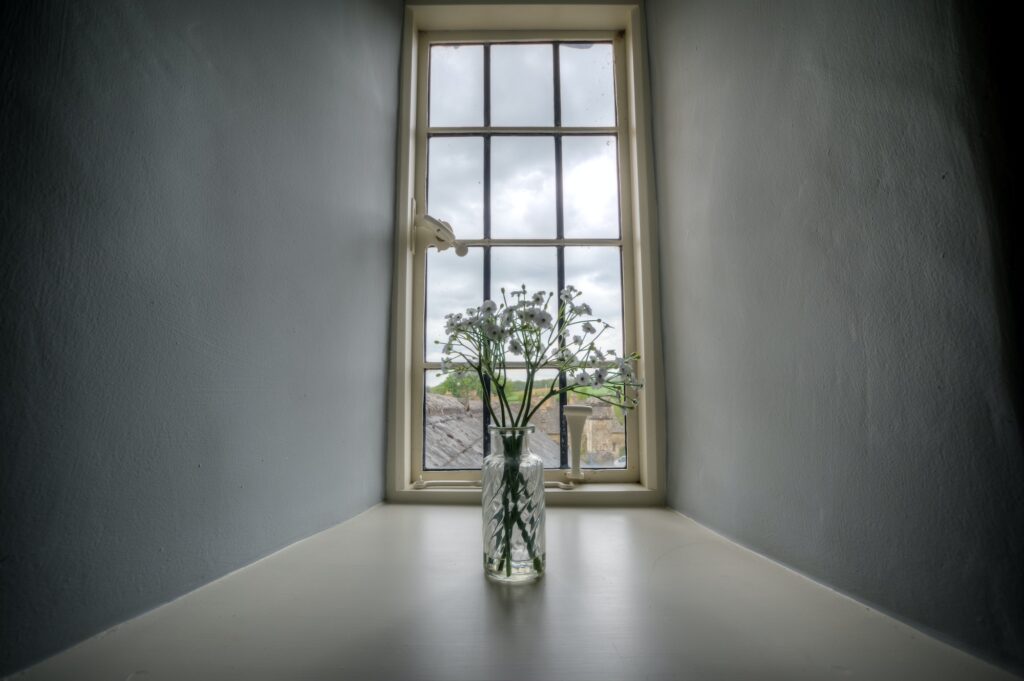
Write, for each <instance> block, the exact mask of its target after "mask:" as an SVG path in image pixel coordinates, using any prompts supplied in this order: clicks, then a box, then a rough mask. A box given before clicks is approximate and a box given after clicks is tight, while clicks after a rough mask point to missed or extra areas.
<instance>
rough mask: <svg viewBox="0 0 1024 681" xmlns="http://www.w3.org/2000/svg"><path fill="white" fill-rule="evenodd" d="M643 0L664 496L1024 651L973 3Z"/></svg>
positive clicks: (1004, 351) (1021, 509) (752, 539)
mask: <svg viewBox="0 0 1024 681" xmlns="http://www.w3.org/2000/svg"><path fill="white" fill-rule="evenodd" d="M646 9H647V24H648V27H649V31H650V41H651V42H650V50H651V63H652V75H653V92H654V101H653V108H654V118H655V144H656V153H657V177H658V197H659V213H660V239H661V254H660V255H661V271H662V273H663V274H662V276H663V282H662V286H663V289H662V300H663V306H664V317H663V325H664V340H665V353H666V367H667V376H666V385H667V386H668V402H667V408H668V443H669V469H670V470H669V484H670V502H671V504H672V505H673V506H674V507H676V508H678V509H680V510H681V511H683V512H684V513H686V514H688V515H691V516H692V517H694V518H695V519H697V520H699V521H701V522H703V523H706V524H707V525H709V526H710V527H712V528H714V529H716V530H719V531H721V532H723V533H724V534H726V535H728V536H730V537H733V538H735V539H737V540H738V541H740V542H742V543H744V544H747V545H749V546H751V547H753V548H754V549H756V550H758V551H761V552H763V553H765V554H766V555H768V556H771V557H773V558H776V559H778V560H780V561H782V562H784V563H787V564H789V565H791V566H793V567H795V568H797V569H798V570H801V571H803V572H805V573H807V574H809V575H811V576H812V577H815V578H817V579H820V580H822V581H824V582H826V583H828V584H831V585H834V586H835V587H837V588H838V589H840V590H842V591H845V592H847V593H850V594H852V595H854V596H855V597H857V598H860V599H862V600H865V601H867V602H869V603H872V604H875V605H877V606H878V607H880V608H881V609H883V610H886V611H889V612H892V613H894V614H896V615H897V616H899V617H902V618H904V619H906V620H909V621H910V622H912V623H914V624H916V625H918V626H921V627H923V628H925V629H927V630H929V631H932V632H935V633H937V634H938V635H940V636H942V637H945V638H948V639H951V640H953V641H955V642H957V643H959V644H961V645H964V646H966V647H968V648H970V649H972V650H975V651H978V652H981V653H982V654H984V655H986V656H989V657H991V658H994V659H996V660H998V661H1000V662H1002V663H1004V664H1008V665H1010V666H1015V667H1017V668H1021V667H1024V580H1022V579H1021V575H1024V535H1022V532H1024V502H1022V501H1021V490H1022V487H1024V485H1022V483H1024V467H1022V458H1021V457H1022V454H1021V444H1020V436H1019V430H1018V428H1019V423H1018V417H1017V415H1016V414H1015V413H1014V409H1013V402H1012V400H1011V388H1012V387H1013V386H1012V384H1011V381H1010V374H1009V373H1008V370H1007V367H1009V366H1011V365H1012V364H1013V363H1014V362H1013V361H1012V360H1013V358H1012V357H1011V355H1012V354H1013V353H1014V352H1015V351H1016V348H1014V347H1009V346H1008V345H1007V343H1008V340H1007V339H1011V340H1012V334H1009V333H1006V332H1005V331H1006V328H1004V327H1005V325H1007V324H1011V323H1013V320H1012V319H1009V318H1008V317H1007V315H1006V314H1005V313H1006V310H1001V309H1000V307H999V301H1000V300H1002V299H1004V298H1005V293H1006V290H1007V288H1008V286H1009V284H1008V283H1007V282H1006V281H1005V279H1004V278H1002V270H1001V267H1002V266H1003V264H1001V263H1000V262H999V259H1000V258H1002V257H1004V255H1005V254H1004V253H1002V252H1001V251H1000V249H999V243H998V242H997V241H996V240H997V238H998V233H999V229H998V227H999V226H998V225H996V224H995V222H996V220H997V217H998V216H997V215H995V213H994V211H993V209H992V207H991V205H990V198H991V197H990V184H991V178H989V177H988V176H987V175H986V173H987V171H986V167H987V159H986V158H985V157H984V156H983V155H982V151H983V145H980V144H978V139H979V137H978V136H979V134H980V133H979V130H980V126H981V124H982V123H983V122H984V121H985V120H987V119H988V118H990V117H989V116H988V115H987V114H986V112H985V111H984V110H983V106H984V105H985V104H986V102H984V101H980V100H975V99H973V95H972V91H971V89H970V88H971V81H972V78H973V75H972V73H971V69H972V68H974V67H975V66H976V65H977V63H976V62H980V61H983V60H979V59H976V58H975V57H976V55H972V54H971V53H970V49H973V48H975V47H976V46H975V45H972V44H970V41H969V40H967V39H966V38H965V37H964V33H963V31H962V28H963V26H962V25H961V22H963V21H966V20H967V19H968V18H969V17H967V18H965V16H963V15H962V13H961V11H960V8H959V5H958V4H955V3H951V2H939V3H930V2H898V3H893V2H888V3H884V2H853V3H839V2H781V3H779V2H774V3H769V2H701V1H686V2H669V1H667V0H649V2H647V3H646ZM979 107H982V108H981V109H979Z"/></svg>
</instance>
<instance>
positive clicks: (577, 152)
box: [562, 135, 619, 239]
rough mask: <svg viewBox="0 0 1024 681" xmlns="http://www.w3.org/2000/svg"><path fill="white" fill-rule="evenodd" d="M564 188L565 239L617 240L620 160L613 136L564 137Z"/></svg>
mask: <svg viewBox="0 0 1024 681" xmlns="http://www.w3.org/2000/svg"><path fill="white" fill-rule="evenodd" d="M562 187H563V205H564V211H565V213H564V215H565V223H564V227H565V236H566V237H568V238H582V239H615V238H617V237H618V236H619V180H618V159H617V152H616V145H615V138H614V137H611V136H607V135H598V136H593V137H591V136H589V135H588V136H586V137H563V138H562Z"/></svg>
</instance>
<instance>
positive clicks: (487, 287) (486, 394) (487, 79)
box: [481, 45, 491, 457]
mask: <svg viewBox="0 0 1024 681" xmlns="http://www.w3.org/2000/svg"><path fill="white" fill-rule="evenodd" d="M490 124H491V46H490V45H484V126H485V127H486V126H489V125H490ZM490 238H491V138H490V136H485V137H484V239H490ZM490 297H491V247H490V246H485V247H484V290H483V300H488V299H489V298H490ZM483 400H484V404H483V408H482V409H481V412H483V419H484V447H483V450H484V456H485V457H486V456H487V455H488V454H490V453H491V438H490V437H489V436H488V435H489V433H488V430H487V428H488V426H490V425H491V415H490V413H489V412H488V411H487V404H488V403H489V402H490V401H491V382H490V380H489V379H487V378H485V379H484V382H483Z"/></svg>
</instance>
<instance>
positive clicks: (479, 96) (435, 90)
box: [430, 45, 484, 126]
mask: <svg viewBox="0 0 1024 681" xmlns="http://www.w3.org/2000/svg"><path fill="white" fill-rule="evenodd" d="M483 122H484V48H483V46H482V45H434V46H433V47H431V48H430V125H432V126H470V125H483Z"/></svg>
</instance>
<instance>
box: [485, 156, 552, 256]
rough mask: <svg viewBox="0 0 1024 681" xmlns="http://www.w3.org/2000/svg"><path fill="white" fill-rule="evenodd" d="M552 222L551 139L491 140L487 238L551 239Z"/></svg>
mask: <svg viewBox="0 0 1024 681" xmlns="http://www.w3.org/2000/svg"><path fill="white" fill-rule="evenodd" d="M555 220H556V218H555V139H554V138H553V137H493V138H491V236H492V237H494V238H496V239H517V238H530V237H538V238H547V239H553V238H555V236H556V235H557V227H556V223H555Z"/></svg>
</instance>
